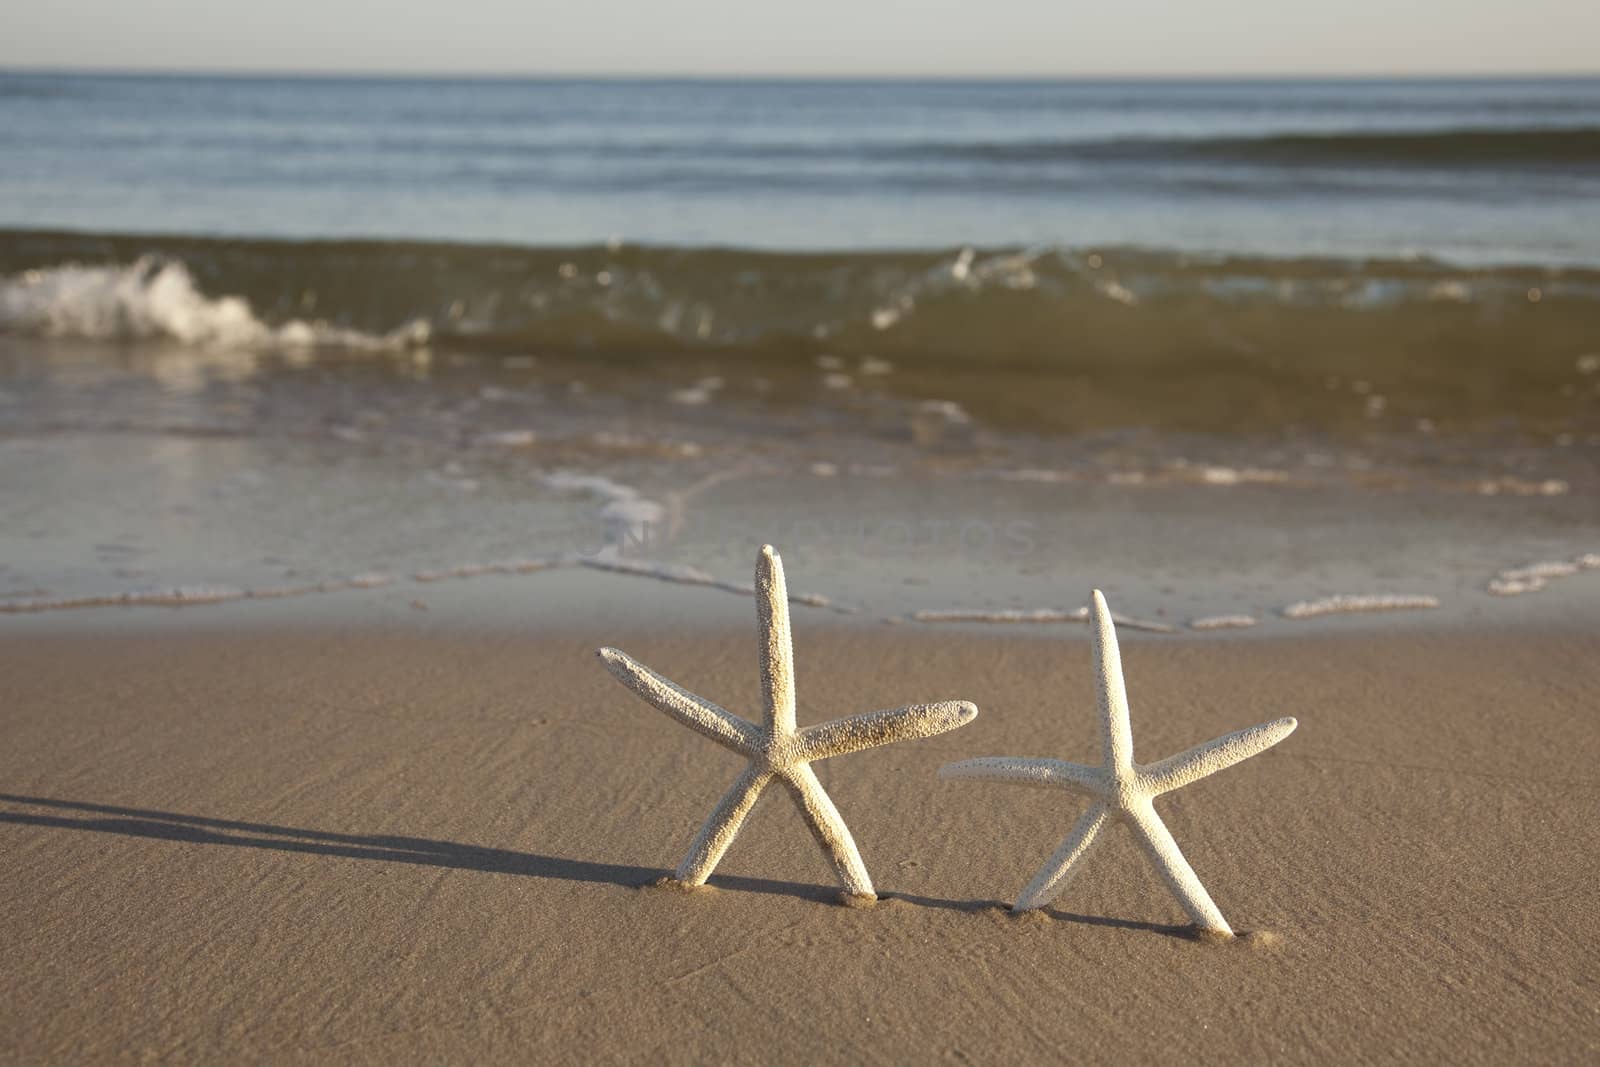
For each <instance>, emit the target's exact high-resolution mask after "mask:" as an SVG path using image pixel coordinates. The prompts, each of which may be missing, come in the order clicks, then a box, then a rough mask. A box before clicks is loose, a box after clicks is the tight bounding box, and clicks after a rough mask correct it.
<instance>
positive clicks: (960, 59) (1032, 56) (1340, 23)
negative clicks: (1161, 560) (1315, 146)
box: [0, 0, 1600, 77]
mask: <svg viewBox="0 0 1600 1067" xmlns="http://www.w3.org/2000/svg"><path fill="white" fill-rule="evenodd" d="M5 7H6V10H3V11H0V67H5V68H49V69H62V68H67V69H80V68H81V69H115V70H206V71H271V72H307V73H309V72H345V73H402V74H407V73H409V74H620V75H687V76H696V75H700V76H749V75H762V74H766V75H781V76H806V75H821V76H827V75H833V76H893V75H906V76H934V77H961V76H1027V75H1038V76H1063V77H1095V76H1116V75H1123V76H1137V75H1170V76H1183V75H1292V74H1303V75H1339V74H1348V75H1361V74H1399V75H1429V74H1555V73H1578V74H1595V73H1600V45H1597V44H1596V42H1600V0H1515V2H1508V0H1492V2H1491V0H1318V2H1314V3H1313V2H1306V0H1090V2H1080V0H917V2H890V0H803V2H792V0H791V2H784V3H779V2H775V0H565V2H562V3H550V2H547V0H370V2H358V0H50V2H49V3H27V4H25V3H22V2H20V0H18V2H15V3H8V4H6V5H5Z"/></svg>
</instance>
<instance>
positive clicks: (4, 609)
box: [0, 585, 249, 615]
mask: <svg viewBox="0 0 1600 1067" xmlns="http://www.w3.org/2000/svg"><path fill="white" fill-rule="evenodd" d="M248 595H249V594H248V593H247V592H246V591H245V590H243V589H235V588H233V587H232V586H225V585H180V586H173V587H171V588H167V589H141V590H135V591H132V592H126V593H105V594H98V595H88V596H76V597H57V598H40V599H32V598H30V599H24V600H8V601H5V602H0V614H7V615H18V614H26V613H32V612H40V611H67V610H70V609H73V608H108V607H174V608H181V607H187V606H190V605H195V604H220V603H222V602H224V601H228V600H242V599H244V598H245V597H246V596H248Z"/></svg>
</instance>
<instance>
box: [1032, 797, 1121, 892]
mask: <svg viewBox="0 0 1600 1067" xmlns="http://www.w3.org/2000/svg"><path fill="white" fill-rule="evenodd" d="M1105 824H1106V806H1105V805H1104V804H1095V805H1093V806H1092V807H1090V808H1089V810H1088V811H1086V812H1084V813H1083V815H1082V816H1080V817H1079V819H1078V821H1077V822H1076V823H1074V824H1073V827H1072V832H1071V833H1069V834H1067V839H1066V840H1065V841H1063V842H1061V847H1060V848H1058V849H1056V851H1055V854H1054V855H1052V856H1051V857H1050V858H1049V859H1048V860H1047V861H1045V865H1044V866H1043V867H1041V868H1040V869H1039V873H1038V874H1036V875H1034V876H1033V881H1031V882H1029V883H1028V886H1027V888H1026V889H1024V890H1023V891H1022V895H1021V896H1020V897H1018V898H1017V902H1016V903H1015V904H1013V905H1012V907H1011V910H1012V911H1034V910H1036V909H1038V908H1042V907H1044V906H1045V905H1046V904H1048V903H1050V902H1051V901H1052V900H1054V899H1055V898H1056V896H1057V895H1058V894H1059V893H1060V892H1061V891H1062V890H1063V889H1065V888H1066V887H1067V883H1068V882H1070V881H1071V880H1072V876H1073V875H1075V874H1077V873H1078V869H1079V868H1080V867H1082V866H1083V861H1084V858H1085V857H1087V856H1088V855H1089V850H1090V849H1092V848H1093V847H1094V843H1095V842H1096V841H1098V840H1099V839H1100V831H1101V829H1102V828H1104V826H1105Z"/></svg>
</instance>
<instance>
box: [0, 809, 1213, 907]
mask: <svg viewBox="0 0 1600 1067" xmlns="http://www.w3.org/2000/svg"><path fill="white" fill-rule="evenodd" d="M0 801H5V802H6V803H10V804H25V805H28V806H29V807H34V808H44V809H47V810H48V811H49V812H51V813H49V814H47V813H44V812H32V811H0V824H6V823H9V824H13V825H19V826H42V827H49V828H51V829H58V830H78V831H85V832H89V833H100V834H117V835H120V836H123V837H144V838H152V839H155V840H162V841H182V842H186V843H188V844H196V845H223V846H228V847H232V848H256V849H267V850H270V851H274V852H290V853H299V854H302V855H313V856H338V857H341V858H344V859H361V860H374V861H377V862H381V863H411V864H418V865H421V866H425V867H443V868H446V869H451V870H466V871H482V872H485V873H491V874H512V875H519V876H523V877H529V878H550V879H554V880H556V881H563V882H589V883H592V884H597V885H614V886H621V887H623V888H627V889H638V888H644V887H647V886H652V885H655V884H656V883H658V882H659V881H660V880H661V877H662V874H663V871H662V870H661V868H659V867H639V866H634V865H632V864H625V863H595V862H593V861H590V860H575V859H568V858H565V857H562V856H547V855H542V854H540V853H536V852H518V851H516V850H514V849H503V848H486V847H483V846H481V845H464V844H460V843H458V842H454V841H439V840H434V839H432V838H425V837H406V836H401V835H392V834H344V833H335V832H333V831H329V830H308V829H303V828H299V827H293V826H276V825H273V824H271V823H260V822H245V821H241V820H237V819H217V818H212V817H210V816H206V815H185V814H181V813H179V812H172V811H158V810H155V809H152V808H129V807H122V806H119V805H116V804H95V803H90V802H88V801H81V800H57V799H55V798H53V797H31V796H21V795H18V794H14V793H0ZM55 812H70V813H72V814H54V813H55ZM709 884H710V885H711V886H713V887H716V888H719V889H726V890H731V891H734V892H740V893H767V894H771V895H775V896H787V897H798V898H800V899H802V900H808V901H812V902H814V903H819V904H829V905H836V904H837V903H838V900H839V890H838V888H837V887H836V886H828V885H816V884H808V883H805V882H786V881H782V880H780V879H775V878H750V877H746V876H742V875H726V874H719V875H713V876H712V878H711V881H710V883H709ZM883 899H884V900H886V901H901V902H904V903H906V904H910V905H914V906H916V907H919V908H935V909H939V910H942V911H958V912H963V913H966V914H972V915H975V914H980V913H982V912H986V911H994V912H1004V911H1006V909H1007V907H1008V905H1007V904H1005V903H1004V902H1003V901H998V900H948V899H945V898H943V897H930V896H924V895H922V894H918V893H899V892H887V893H884V894H883ZM1048 914H1049V915H1050V916H1051V918H1054V919H1058V920H1061V921H1064V922H1072V923H1081V924H1083V925H1086V926H1103V927H1114V928H1118V929H1124V930H1144V931H1150V932H1154V933H1160V934H1167V935H1169V936H1173V937H1188V936H1191V931H1190V928H1189V927H1183V926H1163V925H1161V924H1158V923H1148V922H1139V921H1135V920H1130V919H1112V918H1101V917H1098V916H1092V915H1075V914H1071V913H1068V912H1061V911H1056V910H1054V909H1050V910H1049V912H1048Z"/></svg>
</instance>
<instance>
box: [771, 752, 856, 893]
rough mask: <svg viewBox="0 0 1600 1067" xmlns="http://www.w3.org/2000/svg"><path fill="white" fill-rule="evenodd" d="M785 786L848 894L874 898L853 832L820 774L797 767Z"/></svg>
mask: <svg viewBox="0 0 1600 1067" xmlns="http://www.w3.org/2000/svg"><path fill="white" fill-rule="evenodd" d="M783 784H784V785H786V786H788V787H789V792H790V793H792V794H793V795H794V799H795V803H797V804H799V805H800V810H801V812H803V813H804V814H805V817H806V825H808V826H810V827H811V832H812V833H813V834H815V835H816V838H817V843H818V844H820V845H821V846H822V850H823V851H824V852H826V853H827V854H828V859H829V861H830V862H832V864H833V869H834V871H835V872H836V873H837V874H838V876H839V882H840V884H841V885H843V886H844V889H845V892H847V893H849V894H851V895H852V896H858V897H870V896H873V895H874V893H873V890H872V879H871V877H869V876H868V874H867V866H866V864H865V863H862V862H861V853H860V852H859V851H857V850H856V842H855V838H853V837H851V836H850V828H849V827H848V826H846V825H845V824H844V819H843V817H841V816H840V814H839V809H838V808H836V807H834V806H833V800H832V798H830V797H829V796H828V793H827V791H826V790H825V789H823V788H822V783H821V782H819V781H817V775H816V772H815V771H813V770H812V769H811V768H810V767H808V766H806V765H805V764H804V763H801V764H797V765H796V766H795V767H794V768H793V769H791V770H790V771H789V772H788V773H786V774H785V775H784V776H783Z"/></svg>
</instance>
